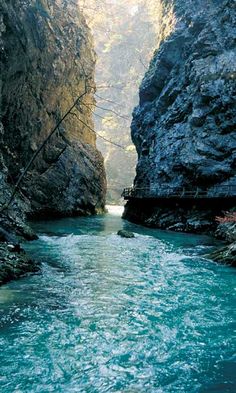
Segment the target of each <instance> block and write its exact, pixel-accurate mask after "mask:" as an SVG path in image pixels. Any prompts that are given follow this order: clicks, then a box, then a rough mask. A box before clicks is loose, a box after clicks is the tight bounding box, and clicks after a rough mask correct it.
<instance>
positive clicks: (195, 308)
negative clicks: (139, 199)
mask: <svg viewBox="0 0 236 393" xmlns="http://www.w3.org/2000/svg"><path fill="white" fill-rule="evenodd" d="M120 214H121V212H120V208H119V209H116V208H114V207H113V208H112V209H111V211H110V212H109V214H108V215H104V216H97V217H94V218H91V217H90V218H69V219H63V220H58V221H47V222H38V223H35V224H34V229H35V230H37V232H38V233H39V235H40V237H39V240H37V241H35V242H33V243H30V244H27V250H28V252H29V253H30V255H32V256H33V257H37V258H40V259H41V260H42V264H43V265H42V272H41V273H40V274H38V275H34V276H31V277H26V278H24V279H21V280H20V281H16V282H12V283H9V284H8V285H6V286H4V287H2V288H0V327H1V329H0V363H1V376H0V391H1V392H4V393H12V392H19V393H20V392H22V393H23V392H24V393H32V392H34V393H37V392H40V393H42V392H45V393H46V392H55V393H60V392H61V393H72V392H74V393H78V392H86V393H88V392H89V393H95V392H96V393H104V392H124V393H125V392H126V393H128V392H136V393H151V392H152V393H157V392H160V393H162V392H163V393H173V392H188V393H194V392H202V393H209V392H214V393H222V392H223V391H224V392H232V393H233V392H234V391H235V386H236V385H235V384H236V379H235V373H234V369H233V361H234V360H235V359H234V354H233V353H234V349H233V340H234V337H233V335H234V333H233V321H234V315H233V313H232V304H234V302H235V300H236V298H235V291H234V287H235V272H234V270H233V269H232V268H228V267H225V266H220V265H217V264H214V263H212V262H210V261H208V260H206V259H204V258H203V257H202V255H203V254H205V253H207V252H209V251H210V250H211V248H212V246H213V244H212V239H210V238H208V237H206V236H196V235H184V234H174V233H169V232H163V231H158V230H151V229H145V228H142V227H139V226H136V225H133V224H130V223H127V222H125V221H123V220H121V219H120ZM122 227H124V228H125V229H127V230H132V231H134V232H135V236H136V237H135V238H134V239H122V238H120V237H119V236H117V235H116V232H117V230H118V229H121V228H122Z"/></svg>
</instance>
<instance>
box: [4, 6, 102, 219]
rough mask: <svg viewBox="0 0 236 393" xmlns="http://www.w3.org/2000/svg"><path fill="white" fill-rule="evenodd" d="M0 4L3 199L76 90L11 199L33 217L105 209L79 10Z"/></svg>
mask: <svg viewBox="0 0 236 393" xmlns="http://www.w3.org/2000/svg"><path fill="white" fill-rule="evenodd" d="M0 9H1V21H0V31H1V48H0V49H1V78H2V83H1V119H0V120H1V123H2V127H1V135H0V140H1V142H0V143H1V154H2V156H1V160H0V163H1V168H0V169H1V179H2V180H1V181H2V182H3V181H4V182H5V185H4V192H5V194H4V197H2V198H3V199H4V198H5V200H7V198H8V196H9V189H10V187H11V186H12V184H14V183H15V182H16V180H17V178H18V177H19V175H20V173H21V172H22V170H23V168H25V166H26V165H27V163H28V162H29V160H30V158H31V157H32V155H33V154H34V153H35V151H37V149H38V148H39V146H40V144H41V143H42V142H43V140H45V138H46V137H47V136H48V135H49V133H50V131H51V130H52V129H53V128H54V127H55V126H56V124H57V123H58V122H59V121H60V119H61V118H62V117H63V115H64V114H65V113H66V112H67V111H68V109H69V108H70V107H71V106H72V105H73V103H74V102H75V100H76V98H77V97H79V96H81V95H83V99H82V100H80V101H79V104H78V105H77V106H76V108H74V109H73V111H72V113H71V114H70V115H69V116H68V117H67V118H66V120H65V121H64V122H63V123H62V125H61V126H60V127H59V129H58V130H57V132H56V133H55V134H54V136H53V137H52V138H51V139H50V140H49V142H48V143H47V144H46V145H45V147H44V148H43V149H42V152H41V153H40V154H39V156H38V158H37V159H36V161H35V162H34V163H33V165H32V167H31V168H30V170H29V172H28V174H27V176H26V178H25V180H24V181H23V183H22V184H21V187H20V188H21V192H20V194H18V199H19V198H21V199H22V200H24V210H26V211H27V213H28V214H29V215H30V216H33V217H34V216H40V217H41V216H44V215H56V216H58V215H61V216H66V215H76V214H90V213H95V212H96V211H98V210H100V209H103V208H104V203H105V188H106V181H105V173H104V167H103V159H102V156H101V154H100V153H99V152H98V151H97V149H96V136H95V134H94V132H93V122H92V119H91V108H92V105H93V92H94V79H93V78H94V67H95V54H94V51H93V43H92V41H91V36H90V31H89V29H88V27H87V25H86V23H85V20H84V18H83V15H81V13H79V11H78V6H77V5H76V2H71V1H66V0H47V1H46V0H34V1H28V0H24V1H23V0H10V1H9V0H8V1H5V0H3V1H1V5H0ZM7 187H8V188H9V189H7Z"/></svg>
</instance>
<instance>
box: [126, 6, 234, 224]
mask: <svg viewBox="0 0 236 393" xmlns="http://www.w3.org/2000/svg"><path fill="white" fill-rule="evenodd" d="M167 4H168V5H167ZM163 7H164V8H163V20H168V15H170V14H172V20H173V16H174V19H175V22H174V23H173V28H172V32H171V33H170V34H169V35H168V37H166V38H164V39H163V41H162V42H161V44H160V47H159V49H158V50H157V51H156V53H155V55H154V58H153V60H152V62H151V64H150V68H149V70H148V72H147V73H146V76H145V78H144V80H143V82H142V85H141V87H140V104H139V106H138V107H137V108H135V110H134V114H133V122H132V139H133V141H134V143H135V145H136V148H137V152H138V157H139V159H138V165H137V176H136V179H135V186H136V187H140V188H151V187H157V188H158V187H162V188H164V189H166V190H168V188H170V187H184V186H185V187H193V188H196V187H197V186H198V187H202V188H209V189H211V187H213V186H215V185H225V184H236V170H235V163H236V133H235V125H236V35H235V31H236V1H235V0H225V1H222V0H220V1H217V0H211V1H200V0H199V1H195V0H194V1H191V0H174V1H173V2H172V6H171V5H170V2H165V1H163ZM165 29H166V26H165V25H164V23H163V31H164V30H165ZM144 196H145V195H144ZM138 210H140V206H139V208H138ZM146 210H148V211H149V212H148V213H147V214H144V217H143V218H142V222H143V223H145V224H147V225H152V226H157V227H162V228H170V227H171V229H177V230H187V231H192V230H196V228H197V230H199V231H201V229H202V228H201V222H203V227H204V229H207V228H211V227H212V228H213V227H214V225H215V224H214V217H213V212H211V209H208V211H207V216H206V215H204V211H203V212H202V211H201V212H200V213H199V211H198V209H197V208H195V209H190V210H189V209H186V210H185V209H184V208H181V209H179V208H178V207H177V206H176V208H175V209H174V210H173V209H172V211H170V210H169V211H168V209H166V208H165V209H163V208H162V206H156V207H154V208H153V209H152V211H150V209H146ZM220 210H224V206H219V208H218V212H220ZM214 214H215V211H214ZM138 216H139V213H138V212H137V206H135V202H132V201H130V202H129V203H128V204H127V206H126V211H125V217H126V218H128V219H130V220H133V221H137V219H138ZM163 218H164V219H163ZM191 222H194V225H191ZM180 224H181V225H180Z"/></svg>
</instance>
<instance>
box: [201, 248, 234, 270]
mask: <svg viewBox="0 0 236 393" xmlns="http://www.w3.org/2000/svg"><path fill="white" fill-rule="evenodd" d="M208 258H210V259H211V260H213V261H215V262H219V263H222V264H225V265H230V266H233V267H236V242H234V243H232V244H230V245H228V246H225V247H223V248H221V249H219V250H216V251H215V252H213V253H212V254H210V255H208Z"/></svg>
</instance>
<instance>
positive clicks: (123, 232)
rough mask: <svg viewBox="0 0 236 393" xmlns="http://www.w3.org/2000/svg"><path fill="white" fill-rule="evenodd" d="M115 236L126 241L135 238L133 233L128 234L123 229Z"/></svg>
mask: <svg viewBox="0 0 236 393" xmlns="http://www.w3.org/2000/svg"><path fill="white" fill-rule="evenodd" d="M117 235H118V236H120V237H124V238H126V239H132V238H134V237H135V235H134V233H133V232H129V231H126V230H124V229H121V230H120V231H118V232H117Z"/></svg>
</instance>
